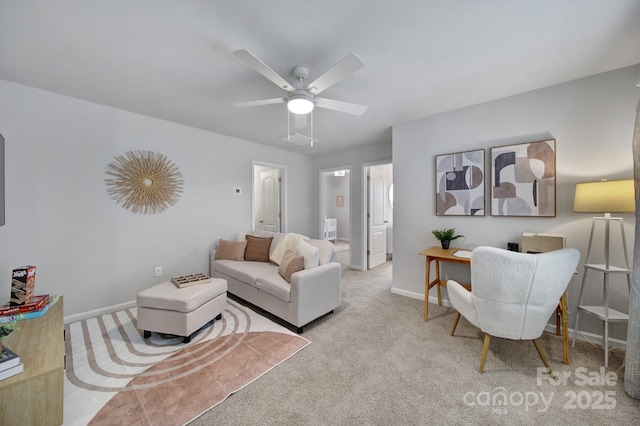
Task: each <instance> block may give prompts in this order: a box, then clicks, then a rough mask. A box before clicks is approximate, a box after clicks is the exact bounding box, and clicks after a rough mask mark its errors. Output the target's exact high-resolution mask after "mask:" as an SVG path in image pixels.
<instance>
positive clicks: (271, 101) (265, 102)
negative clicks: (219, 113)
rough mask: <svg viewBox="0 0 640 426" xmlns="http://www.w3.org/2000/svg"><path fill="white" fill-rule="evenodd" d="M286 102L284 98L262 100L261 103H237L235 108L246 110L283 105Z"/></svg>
mask: <svg viewBox="0 0 640 426" xmlns="http://www.w3.org/2000/svg"><path fill="white" fill-rule="evenodd" d="M284 101H285V99H284V98H273V99H261V100H259V101H246V102H236V103H234V104H233V106H234V107H236V108H246V107H255V106H262V105H271V104H281V103H282V102H284Z"/></svg>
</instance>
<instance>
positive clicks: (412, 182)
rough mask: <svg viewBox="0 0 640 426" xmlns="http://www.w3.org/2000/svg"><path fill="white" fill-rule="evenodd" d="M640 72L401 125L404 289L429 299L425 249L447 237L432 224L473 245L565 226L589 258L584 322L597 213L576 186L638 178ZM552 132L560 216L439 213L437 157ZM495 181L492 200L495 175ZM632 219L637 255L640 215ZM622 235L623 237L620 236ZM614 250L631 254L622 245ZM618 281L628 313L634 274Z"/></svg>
mask: <svg viewBox="0 0 640 426" xmlns="http://www.w3.org/2000/svg"><path fill="white" fill-rule="evenodd" d="M637 70H638V68H637V67H628V68H624V69H620V70H616V71H612V72H608V73H604V74H601V75H596V76H592V77H588V78H584V79H580V80H576V81H571V82H568V83H564V84H560V85H556V86H552V87H549V88H545V89H541V90H536V91H532V92H529V93H525V94H522V95H518V96H513V97H510V98H506V99H502V100H497V101H494V102H489V103H485V104H481V105H477V106H473V107H469V108H464V109H460V110H456V111H451V112H447V113H443V114H439V115H436V116H432V117H428V118H425V119H422V120H417V121H414V122H410V123H406V124H402V125H398V126H395V127H394V128H393V164H394V182H395V185H394V192H395V202H394V222H395V226H394V268H393V286H394V291H397V292H400V293H402V294H407V295H413V296H415V297H418V298H420V297H423V295H424V272H425V259H424V257H422V256H419V255H418V252H419V251H420V250H423V249H425V248H427V247H429V246H432V245H435V244H436V243H437V241H436V240H435V239H434V238H433V236H432V235H431V230H432V229H435V228H442V227H455V228H456V230H457V231H458V232H459V233H462V234H464V235H465V236H466V238H464V239H461V240H457V241H456V243H457V245H458V246H460V245H462V246H469V247H473V246H477V245H491V246H497V247H504V248H506V243H507V242H508V241H519V240H520V238H521V235H522V232H527V231H528V232H544V233H557V234H564V235H565V236H566V237H567V245H568V246H570V247H575V248H577V249H579V250H580V251H581V253H582V256H583V259H582V261H581V263H580V265H579V270H578V274H577V276H576V277H575V278H574V279H573V280H572V282H571V284H570V286H569V306H570V312H571V314H572V316H571V320H572V321H574V319H575V312H576V304H577V299H578V293H579V289H580V283H581V280H582V271H583V268H582V262H584V257H585V256H586V251H587V244H588V239H589V230H590V226H591V217H592V215H590V214H585V213H573V211H572V209H573V196H574V191H575V184H576V183H578V182H586V181H592V180H600V179H601V178H609V179H628V178H632V177H633V157H632V149H631V140H632V136H633V130H634V120H635V110H636V104H637V102H638V97H639V94H640V90H639V89H638V88H637V87H635V86H634V82H635V81H636V80H637V77H638V74H637ZM479 84H481V82H480V83H479ZM547 138H555V139H556V177H557V180H556V184H557V200H556V206H557V215H556V217H555V218H516V217H492V216H489V212H488V211H487V215H486V216H484V217H452V216H449V217H442V216H440V217H437V216H436V215H435V181H434V176H435V170H434V166H435V164H434V163H435V161H434V157H435V156H436V155H438V154H447V153H453V152H461V151H468V150H475V149H485V150H486V151H485V154H486V157H485V158H488V156H489V148H491V147H496V146H500V145H509V144H514V143H523V142H530V141H537V140H542V139H547ZM487 167H488V165H487ZM486 181H487V192H486V194H487V200H488V195H489V186H488V185H489V181H490V178H489V177H488V176H487V179H486ZM487 205H488V204H487ZM623 217H624V220H625V224H626V231H627V232H626V235H627V244H628V248H629V253H630V254H631V253H632V251H631V250H632V247H633V235H634V226H635V217H634V215H633V214H624V215H623ZM599 235H600V238H602V234H599ZM613 235H614V237H616V239H615V240H614V241H616V242H618V241H619V235H618V234H615V233H614V234H613ZM614 256H616V257H614V258H621V256H622V254H621V251H620V250H617V251H616V252H615V254H614ZM592 261H593V259H592ZM462 273H463V272H462V270H461V269H456V268H455V267H453V268H446V267H445V275H446V274H449V275H450V276H453V275H455V274H462ZM456 278H458V277H456ZM459 279H463V278H459ZM588 281H589V282H588V284H589V288H590V290H589V293H588V294H587V296H588V297H587V299H586V301H587V302H588V303H590V304H595V303H596V302H597V301H598V300H599V298H601V297H602V296H601V293H602V290H601V288H602V275H601V274H600V275H596V274H592V273H589V275H588ZM614 281H615V283H614ZM612 283H613V284H614V285H612V288H613V290H612V294H613V296H612V301H611V306H612V307H613V308H615V309H618V310H621V311H623V312H628V291H627V284H626V281H625V280H624V279H621V278H620V277H618V278H617V279H616V278H612ZM585 318H586V317H585ZM583 324H584V326H585V327H586V328H587V329H588V330H591V331H594V332H595V333H598V334H600V333H601V332H602V323H601V322H600V321H596V320H592V319H591V318H588V319H587V320H585V322H584V323H583ZM582 328H583V327H582V326H581V329H582ZM612 331H613V332H612V336H613V337H618V338H622V339H624V338H625V337H624V336H625V332H626V325H619V324H618V325H614V326H613V327H612Z"/></svg>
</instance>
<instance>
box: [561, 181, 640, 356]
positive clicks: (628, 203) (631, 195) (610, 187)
mask: <svg viewBox="0 0 640 426" xmlns="http://www.w3.org/2000/svg"><path fill="white" fill-rule="evenodd" d="M573 211H575V212H587V213H603V212H606V213H604V216H602V217H594V218H593V222H592V224H591V235H590V236H589V248H588V250H587V259H586V261H585V264H584V268H585V269H584V274H583V276H582V286H581V287H580V296H579V297H578V313H577V317H576V327H575V330H574V334H573V343H572V346H575V344H576V335H577V334H578V328H579V326H580V314H581V313H586V314H590V315H593V316H596V317H597V318H599V319H600V320H601V321H603V327H604V330H603V337H602V341H603V347H604V363H605V366H606V367H608V366H609V343H608V342H609V322H627V321H628V319H629V316H628V315H627V314H624V313H622V312H618V311H616V310H614V309H609V295H608V293H609V275H610V274H625V275H626V276H627V285H628V287H629V288H630V287H631V269H630V268H629V256H628V255H627V242H626V238H625V233H624V223H623V220H622V218H621V217H611V213H627V212H634V211H635V189H634V181H633V179H628V180H615V181H601V182H587V183H579V184H577V185H576V195H575V200H574V204H573ZM599 222H603V223H604V263H591V249H592V247H593V236H594V232H595V229H596V223H599ZM612 222H617V223H619V224H620V234H621V239H622V240H621V242H622V249H623V252H624V267H621V266H614V265H612V262H611V243H610V242H611V223H612ZM588 271H597V272H600V273H602V274H603V276H604V277H603V279H604V285H603V297H602V305H597V306H593V305H583V304H582V298H583V296H584V287H585V282H586V278H587V272H588Z"/></svg>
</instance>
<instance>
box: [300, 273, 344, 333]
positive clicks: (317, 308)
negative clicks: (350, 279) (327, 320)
mask: <svg viewBox="0 0 640 426" xmlns="http://www.w3.org/2000/svg"><path fill="white" fill-rule="evenodd" d="M341 272H342V266H341V265H340V263H338V262H329V263H326V264H324V265H320V266H316V267H315V268H311V269H305V270H302V271H299V272H295V273H294V274H292V275H291V303H294V304H297V305H298V306H297V311H298V312H299V315H300V317H301V318H300V324H306V323H307V322H310V321H312V320H314V319H316V318H318V317H319V316H322V315H324V314H326V313H327V312H330V311H332V310H334V309H336V308H337V307H339V306H340V304H341V303H342V299H341V291H342V289H341V285H342V284H341Z"/></svg>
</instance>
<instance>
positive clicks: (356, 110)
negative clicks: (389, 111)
mask: <svg viewBox="0 0 640 426" xmlns="http://www.w3.org/2000/svg"><path fill="white" fill-rule="evenodd" d="M233 54H234V55H236V56H237V57H238V58H240V60H242V61H243V62H244V63H245V64H247V65H249V66H250V67H251V68H253V69H254V70H256V71H258V72H259V73H260V74H262V75H263V76H265V77H266V78H267V79H269V80H270V81H271V82H273V83H274V84H275V85H277V86H278V87H280V88H281V89H284V90H286V91H287V92H289V93H288V94H287V96H286V97H282V98H272V99H262V100H257V101H247V102H237V103H234V104H233V105H234V106H235V107H238V108H245V107H254V106H262V105H271V104H279V103H284V102H286V103H287V108H288V109H289V111H291V112H292V113H294V114H308V113H309V112H311V111H312V110H313V108H314V107H315V106H317V107H319V108H326V109H331V110H334V111H339V112H346V113H348V114H353V115H362V114H364V112H365V111H366V110H367V107H366V106H362V105H357V104H352V103H348V102H342V101H337V100H335V99H327V98H321V97H319V96H317V95H318V93H320V92H322V91H323V90H326V89H328V88H329V87H331V86H333V85H334V84H335V83H337V82H338V81H340V80H342V79H343V78H345V77H346V76H347V75H349V74H351V73H352V72H354V71H356V70H358V69H360V68H362V67H363V66H364V62H362V60H361V59H360V58H359V57H358V56H357V55H356V54H355V53H353V52H352V53H349V54H348V55H347V56H345V57H344V58H343V59H342V60H341V61H340V62H338V63H337V64H335V65H334V66H333V67H332V68H330V69H329V70H328V71H326V72H325V73H324V74H322V75H321V76H320V77H318V78H316V79H315V80H314V81H312V82H311V83H308V84H306V83H305V79H306V78H307V77H308V76H309V70H308V69H307V68H305V67H301V66H297V67H295V68H293V70H292V75H293V77H294V78H295V80H296V81H295V82H294V83H292V84H289V82H287V81H286V80H285V79H284V78H283V77H281V76H280V75H279V74H278V73H276V72H275V71H274V70H272V69H271V68H269V66H267V65H266V64H265V63H264V62H262V61H261V60H260V59H258V58H257V57H256V56H255V55H254V54H253V53H251V52H249V51H248V50H244V49H243V50H236V51H235V52H233Z"/></svg>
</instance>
